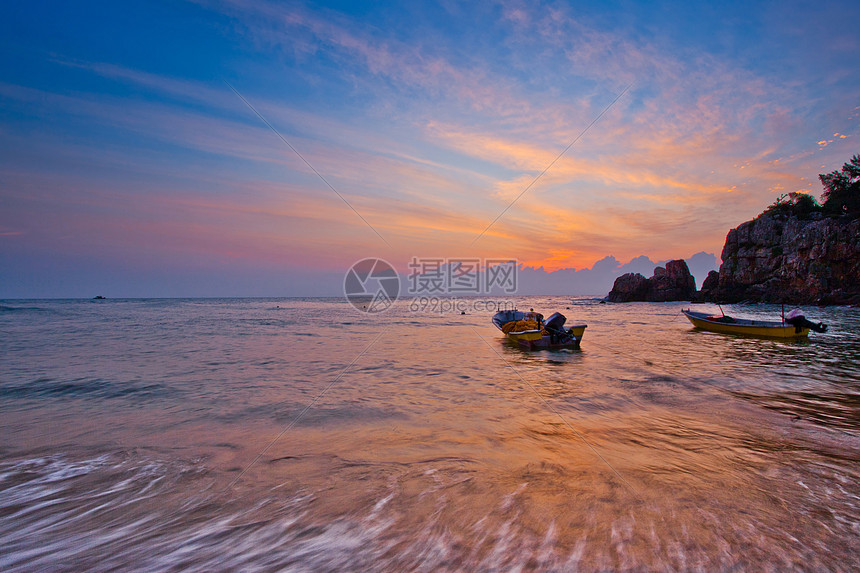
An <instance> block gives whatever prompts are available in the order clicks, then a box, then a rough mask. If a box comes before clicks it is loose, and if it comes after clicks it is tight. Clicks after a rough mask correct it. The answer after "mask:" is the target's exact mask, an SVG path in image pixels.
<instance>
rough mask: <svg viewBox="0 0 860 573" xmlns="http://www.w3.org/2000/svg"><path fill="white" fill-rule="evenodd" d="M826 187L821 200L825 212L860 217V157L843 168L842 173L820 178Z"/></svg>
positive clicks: (825, 175) (823, 175)
mask: <svg viewBox="0 0 860 573" xmlns="http://www.w3.org/2000/svg"><path fill="white" fill-rule="evenodd" d="M818 178H819V179H820V180H821V184H822V185H824V193H822V195H821V198H822V200H823V201H824V211H825V212H826V213H832V214H836V215H842V214H849V215H855V216H856V215H860V155H855V156H854V157H852V158H851V161H849V162H848V163H846V164H845V165H843V166H842V170H841V171H832V172H830V173H822V174H821V175H819V176H818Z"/></svg>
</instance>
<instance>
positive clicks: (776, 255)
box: [701, 213, 860, 304]
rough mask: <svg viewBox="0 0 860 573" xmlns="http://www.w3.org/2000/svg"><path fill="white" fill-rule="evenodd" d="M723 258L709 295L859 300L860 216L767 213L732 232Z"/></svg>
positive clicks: (710, 297) (760, 299)
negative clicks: (797, 215) (804, 216)
mask: <svg viewBox="0 0 860 573" xmlns="http://www.w3.org/2000/svg"><path fill="white" fill-rule="evenodd" d="M722 261H723V262H722V265H721V266H720V272H719V277H711V276H709V277H708V280H706V281H705V284H703V288H702V293H701V297H702V298H704V299H706V300H712V301H716V302H740V301H745V300H748V301H755V302H777V303H778V302H785V303H792V304H815V303H817V304H857V303H858V302H860V219H857V218H849V217H830V218H828V217H825V216H823V215H822V214H820V213H815V214H813V215H810V216H809V217H807V218H799V217H796V216H793V215H785V214H767V213H765V214H762V215H760V216H759V217H758V218H756V219H754V220H752V221H748V222H746V223H744V224H742V225H740V226H739V227H738V228H736V229H732V230H731V231H729V234H728V236H727V237H726V244H725V247H723V253H722Z"/></svg>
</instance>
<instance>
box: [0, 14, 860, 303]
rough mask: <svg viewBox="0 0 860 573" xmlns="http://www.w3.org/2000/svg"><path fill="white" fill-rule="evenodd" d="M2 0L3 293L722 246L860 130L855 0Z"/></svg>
mask: <svg viewBox="0 0 860 573" xmlns="http://www.w3.org/2000/svg"><path fill="white" fill-rule="evenodd" d="M4 11H5V12H6V17H4V18H3V19H2V20H3V23H2V24H0V29H2V38H3V39H2V40H0V42H2V44H3V50H2V54H3V55H2V56H0V58H2V62H3V63H2V69H3V74H2V76H0V102H2V116H0V149H2V154H0V202H2V209H0V263H2V270H0V277H2V282H0V297H29V296H34V297H35V296H89V295H92V294H96V293H102V291H108V292H105V293H104V294H108V295H112V296H149V295H151V296H184V295H187V296H194V295H225V296H226V295H236V296H241V295H313V294H318V293H319V291H318V290H317V289H316V287H309V286H307V285H311V284H316V283H315V282H314V281H315V280H316V279H315V278H314V277H327V276H329V275H331V276H335V275H337V274H338V273H340V274H342V273H343V271H345V270H346V269H347V268H348V267H349V265H351V264H352V263H353V262H354V261H356V260H358V259H361V258H363V257H367V256H379V257H383V258H385V259H386V260H389V261H391V262H392V263H394V264H395V265H396V266H400V265H403V267H404V268H403V269H401V270H405V265H406V262H407V261H408V260H409V259H410V257H412V256H442V257H449V256H451V257H453V256H474V257H510V258H516V259H518V260H519V261H520V262H522V263H524V264H526V265H529V266H534V267H539V266H543V267H544V268H545V269H546V270H548V271H552V270H557V269H564V268H576V269H582V268H590V267H592V265H594V263H595V262H597V261H598V260H600V259H603V258H604V257H607V256H614V257H615V258H616V259H618V260H619V261H621V262H627V261H629V260H630V259H633V258H634V257H637V256H640V255H646V256H648V257H650V258H651V259H653V260H655V261H657V260H665V259H670V258H682V257H688V256H690V255H692V254H693V253H696V252H700V251H705V252H707V253H714V254H716V255H717V256H719V253H720V251H721V249H722V245H723V241H724V239H725V235H726V232H727V231H728V230H729V229H730V228H732V227H734V226H737V225H738V224H739V223H741V222H743V221H745V220H748V219H750V218H752V217H753V216H755V215H756V214H758V213H759V212H761V211H762V210H763V209H764V208H765V207H766V206H767V205H768V204H770V203H772V202H773V200H774V199H775V198H776V197H777V196H779V195H780V194H783V193H789V192H793V191H804V192H811V193H812V194H813V195H816V196H817V195H819V194H820V185H819V184H818V181H817V174H818V173H822V172H826V171H830V170H832V169H835V168H837V167H838V166H839V165H841V164H842V163H843V162H844V161H845V160H846V159H847V158H848V157H849V156H850V155H851V154H852V153H856V152H857V151H858V147H857V140H856V138H857V135H858V126H860V107H858V102H860V75H858V71H857V70H858V67H857V65H856V54H857V53H860V40H859V39H858V38H860V37H858V36H857V34H856V29H855V25H854V23H855V22H856V21H857V20H858V16H860V14H858V12H860V7H858V6H857V5H856V4H854V3H847V2H846V3H835V4H827V5H824V6H818V5H816V6H815V7H814V8H813V7H803V6H801V5H793V4H788V5H785V6H782V5H780V6H779V7H777V6H775V5H772V4H766V3H755V4H753V5H748V4H738V5H733V6H732V7H721V8H714V7H711V5H710V3H701V4H692V5H685V6H684V7H683V8H678V7H670V6H667V5H650V4H638V5H633V6H625V8H624V9H623V11H622V10H618V11H615V10H613V9H610V8H599V7H596V6H595V5H592V3H582V4H579V3H572V4H571V3H543V4H539V5H537V4H533V3H519V2H509V1H504V2H487V3H477V4H473V3H467V4H462V5H449V4H444V3H443V4H441V5H436V4H431V3H422V4H416V5H414V6H412V7H409V8H406V7H404V6H401V5H400V4H399V3H392V4H381V5H374V6H373V7H371V6H362V7H361V8H360V9H354V8H350V7H348V6H340V5H331V6H323V5H318V4H301V3H289V4H281V3H268V2H245V1H243V0H235V1H217V0H215V1H211V2H210V1H205V2H200V3H188V4H178V5H174V4H165V5H142V6H136V7H134V8H128V7H120V6H115V5H113V4H104V5H102V4H99V3H85V4H84V5H82V6H81V5H78V4H75V5H74V6H72V5H62V4H61V5H53V4H51V3H44V4H39V3H36V4H27V5H26V6H25V5H21V6H20V7H15V8H8V7H7V8H6V9H5V10H4ZM226 82H229V84H230V85H232V86H234V87H235V89H236V90H237V91H238V92H239V93H241V94H242V96H243V97H244V98H246V99H247V101H248V102H250V103H251V104H252V105H253V106H254V108H255V109H256V110H257V111H258V112H259V113H260V114H261V115H262V116H263V117H264V118H265V119H266V120H267V121H268V122H270V124H271V125H272V126H273V127H274V128H275V129H276V130H277V131H278V133H280V134H281V135H282V136H283V138H284V139H286V141H288V142H289V144H290V145H292V146H293V147H294V148H295V150H296V151H298V152H299V153H300V154H301V156H302V157H303V158H304V160H305V161H306V162H307V163H305V161H303V160H302V158H300V157H299V156H298V155H296V153H294V152H293V150H291V149H290V148H289V147H288V146H287V145H285V144H284V142H282V141H281V140H280V139H279V137H278V136H277V135H276V134H275V133H274V132H273V131H272V130H270V129H269V128H268V127H267V126H266V125H265V124H264V123H263V122H262V121H261V120H260V119H259V118H258V117H257V116H256V115H255V114H254V112H253V111H252V110H251V109H249V108H248V107H247V106H246V105H245V104H244V103H243V101H242V100H241V99H239V98H238V97H237V96H236V94H234V93H233V91H231V89H230V88H229V87H228V85H227V83H226ZM628 86H629V91H628V92H627V93H625V94H624V95H623V96H622V97H621V98H619V99H618V101H617V103H616V104H614V105H611V107H609V109H608V110H607V106H610V104H611V102H613V100H615V98H616V97H618V95H619V94H621V93H622V92H623V91H624V90H625V88H627V87H628ZM604 110H606V113H605V114H604V115H603V116H602V117H601V118H600V119H599V121H597V122H596V123H595V124H594V125H593V127H591V128H590V129H589V130H588V131H587V132H585V133H584V134H583V135H582V137H581V138H580V139H578V140H577V141H576V143H575V144H574V145H573V146H572V147H570V149H569V150H568V151H567V152H566V153H565V154H564V155H563V156H562V157H561V158H559V159H558V161H557V162H556V163H555V164H554V165H552V167H551V168H550V169H549V170H548V171H547V172H546V173H545V174H544V175H543V176H542V177H540V179H538V180H537V182H535V183H534V185H533V186H532V187H531V188H529V190H528V191H527V192H526V193H525V194H523V195H522V197H521V198H520V199H519V200H517V201H516V203H515V204H513V206H511V203H512V202H513V201H514V200H515V199H516V198H517V197H518V196H519V195H520V194H521V193H522V192H523V191H524V190H525V189H526V188H527V187H528V186H529V185H530V184H531V183H532V182H534V181H535V178H537V177H538V176H539V175H540V174H541V173H542V171H543V170H544V169H546V168H547V167H548V166H549V165H550V164H551V163H552V162H553V161H554V160H555V159H556V158H558V156H559V154H560V153H561V152H562V151H563V150H564V149H565V148H566V147H567V146H568V145H570V144H571V142H573V141H574V140H576V138H577V137H578V136H579V135H580V134H582V133H583V130H585V129H586V127H587V126H588V125H589V124H590V123H591V122H593V121H594V120H595V118H596V117H598V115H599V114H600V113H601V112H602V111H604ZM308 164H309V165H310V166H312V167H313V169H315V170H316V171H317V172H318V173H319V174H320V175H321V176H322V177H324V179H325V180H326V181H327V182H328V183H329V184H330V185H331V186H332V187H334V189H336V190H337V192H338V193H340V194H341V195H342V196H343V198H344V199H345V201H346V202H348V203H349V205H347V204H346V203H345V202H344V201H343V200H341V199H340V198H339V197H338V196H337V194H335V193H334V192H333V191H332V190H331V189H330V188H329V187H327V186H326V184H325V183H324V182H323V181H322V180H321V179H320V177H318V176H317V174H315V173H314V171H312V169H311V168H309V166H308ZM350 206H351V208H350ZM508 207H510V208H509V209H508V210H507V211H506V212H505V213H504V215H503V216H501V217H499V219H498V220H497V221H496V222H495V223H494V224H493V225H492V226H491V227H490V228H489V229H488V230H487V232H486V233H485V234H484V235H483V236H482V237H481V238H480V239H479V240H477V241H475V242H474V244H471V243H472V242H473V241H474V239H475V238H476V237H477V236H478V235H479V234H480V233H481V232H482V231H483V230H484V229H485V228H486V227H487V226H488V225H490V223H491V222H492V221H493V220H494V219H495V218H496V217H498V216H499V215H500V214H501V213H502V212H503V211H504V210H505V209H506V208H508ZM353 209H354V210H355V211H357V212H358V213H359V214H360V215H361V217H363V218H364V219H365V220H366V222H367V224H366V223H365V222H364V221H362V219H361V218H360V217H359V216H358V215H357V214H356V213H355V212H354V211H353ZM368 224H369V225H370V226H372V227H373V229H375V230H376V231H377V232H378V233H379V234H380V235H382V237H384V240H385V242H384V241H383V240H381V239H380V238H379V237H378V236H377V235H376V234H375V233H374V231H373V230H372V229H371V228H370V227H369V225H368ZM386 242H387V243H388V244H386ZM320 280H322V278H320ZM303 285H304V286H303ZM338 288H339V286H338V285H337V284H335V285H334V289H335V290H336V289H338Z"/></svg>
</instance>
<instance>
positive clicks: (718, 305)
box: [717, 303, 726, 316]
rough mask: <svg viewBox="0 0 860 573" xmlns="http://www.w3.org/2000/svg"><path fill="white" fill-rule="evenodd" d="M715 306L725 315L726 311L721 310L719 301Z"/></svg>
mask: <svg viewBox="0 0 860 573" xmlns="http://www.w3.org/2000/svg"><path fill="white" fill-rule="evenodd" d="M717 308H719V309H720V312H722V313H723V316H726V313H725V312H724V311H723V307H721V306H720V303H717Z"/></svg>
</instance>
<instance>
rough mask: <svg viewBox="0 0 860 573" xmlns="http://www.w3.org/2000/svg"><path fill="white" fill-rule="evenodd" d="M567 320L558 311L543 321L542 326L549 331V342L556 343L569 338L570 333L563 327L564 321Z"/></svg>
mask: <svg viewBox="0 0 860 573" xmlns="http://www.w3.org/2000/svg"><path fill="white" fill-rule="evenodd" d="M566 320H567V318H565V316H564V315H563V314H561V313H560V312H554V313H552V314H551V315H550V316H549V318H547V319H546V321H545V322H544V328H545V329H546V331H547V332H549V336H550V342H551V343H552V344H558V343H559V342H565V341H567V339H569V338H570V333H569V332H567V331H566V330H565V329H564V323H565V321H566Z"/></svg>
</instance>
